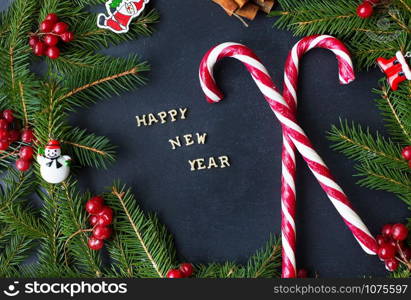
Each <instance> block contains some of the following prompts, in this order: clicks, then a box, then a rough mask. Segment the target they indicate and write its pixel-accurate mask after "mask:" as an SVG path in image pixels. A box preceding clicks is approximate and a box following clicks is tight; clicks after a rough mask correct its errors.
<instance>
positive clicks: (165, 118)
mask: <svg viewBox="0 0 411 300" xmlns="http://www.w3.org/2000/svg"><path fill="white" fill-rule="evenodd" d="M186 117H187V108H179V109H178V110H177V109H171V110H169V111H160V112H159V113H157V114H153V113H150V114H147V115H142V116H136V119H137V126H138V127H141V126H151V125H153V124H156V123H159V122H160V124H165V123H167V122H175V121H177V120H178V119H180V120H185V119H186Z"/></svg>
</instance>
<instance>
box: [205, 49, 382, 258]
mask: <svg viewBox="0 0 411 300" xmlns="http://www.w3.org/2000/svg"><path fill="white" fill-rule="evenodd" d="M225 57H232V58H236V59H238V60H239V61H241V62H242V63H243V64H244V65H245V66H246V68H247V69H248V71H249V72H250V74H251V76H252V78H253V80H254V81H255V83H256V84H257V86H258V87H259V89H260V91H261V92H262V94H263V95H264V97H265V99H266V100H267V102H268V104H269V105H270V108H271V110H272V111H273V112H274V114H275V115H276V117H277V118H278V120H279V121H280V122H281V124H282V126H283V130H284V132H285V134H286V135H287V136H288V137H289V138H290V141H291V143H292V144H294V145H295V147H296V148H297V150H298V151H299V152H300V154H301V155H302V157H303V158H304V160H305V161H306V163H307V165H308V167H309V168H310V170H311V171H312V173H313V174H314V176H315V177H316V178H317V180H318V182H319V184H320V185H321V187H322V188H323V190H324V191H325V192H326V194H327V196H328V198H329V199H330V200H331V202H332V203H333V205H334V207H335V208H336V209H337V211H338V212H339V214H340V215H341V216H342V218H343V220H344V222H345V223H346V225H347V226H348V228H349V229H350V230H351V232H352V233H353V235H354V237H355V238H356V239H357V241H358V242H359V244H360V246H361V247H362V248H363V250H364V251H365V252H366V253H368V254H376V251H377V244H376V242H375V239H374V238H373V237H372V235H371V234H370V233H369V231H368V229H367V227H366V226H365V225H364V223H363V222H362V220H361V218H360V217H359V216H358V215H357V213H356V212H355V211H354V209H353V208H352V205H351V203H350V201H349V200H348V198H347V196H346V195H345V194H344V192H343V190H342V189H341V187H340V186H339V185H338V184H337V183H336V182H335V181H334V180H333V177H332V175H331V173H330V170H329V169H328V167H327V166H326V165H325V163H324V162H323V160H322V159H321V157H320V156H319V155H318V154H317V152H316V151H315V150H314V148H313V146H312V144H311V141H310V140H309V139H308V137H307V135H306V134H305V132H304V130H303V129H302V128H301V127H300V126H299V125H298V123H297V120H296V116H295V114H294V112H293V110H292V108H290V107H289V105H288V103H287V102H286V101H285V100H284V98H283V97H282V96H281V94H280V93H279V92H278V90H277V88H276V86H275V85H274V83H273V81H272V79H271V77H270V75H269V73H268V71H267V69H266V68H265V67H264V66H263V65H262V64H261V62H260V60H259V59H258V57H257V56H256V55H255V54H254V53H253V52H252V51H251V50H250V49H249V48H247V47H246V46H244V45H241V44H237V43H224V44H221V45H218V46H216V47H214V48H212V49H211V50H210V51H208V52H207V54H206V55H205V57H204V58H203V60H202V61H201V64H200V70H199V76H200V83H201V87H202V89H203V91H204V93H205V95H206V99H207V101H209V102H211V103H214V102H219V101H221V100H222V99H223V94H222V92H221V91H220V90H219V88H218V87H217V84H216V82H215V79H214V76H213V69H214V66H215V64H216V63H217V62H218V61H219V60H221V59H223V58H225ZM288 246H289V245H287V243H284V241H283V247H284V248H287V247H288ZM286 251H288V252H290V249H286Z"/></svg>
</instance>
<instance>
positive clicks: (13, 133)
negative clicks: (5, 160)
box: [9, 129, 20, 143]
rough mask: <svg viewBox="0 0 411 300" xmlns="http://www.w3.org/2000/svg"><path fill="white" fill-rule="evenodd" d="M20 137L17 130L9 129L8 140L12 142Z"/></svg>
mask: <svg viewBox="0 0 411 300" xmlns="http://www.w3.org/2000/svg"><path fill="white" fill-rule="evenodd" d="M19 139H20V132H19V131H18V130H15V129H13V130H10V131H9V142H10V143H14V142H17V141H18V140H19Z"/></svg>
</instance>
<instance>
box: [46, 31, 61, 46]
mask: <svg viewBox="0 0 411 300" xmlns="http://www.w3.org/2000/svg"><path fill="white" fill-rule="evenodd" d="M58 42H59V37H58V36H57V35H54V34H46V36H45V37H44V43H45V44H46V45H47V46H55V45H57V43H58Z"/></svg>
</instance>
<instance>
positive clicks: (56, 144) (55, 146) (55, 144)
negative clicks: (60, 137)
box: [46, 140, 60, 150]
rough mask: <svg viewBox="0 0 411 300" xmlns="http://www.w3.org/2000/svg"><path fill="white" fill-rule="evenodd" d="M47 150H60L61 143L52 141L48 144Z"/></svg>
mask: <svg viewBox="0 0 411 300" xmlns="http://www.w3.org/2000/svg"><path fill="white" fill-rule="evenodd" d="M46 149H47V150H53V149H60V142H59V141H56V140H50V141H49V142H48V143H47V146H46Z"/></svg>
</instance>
